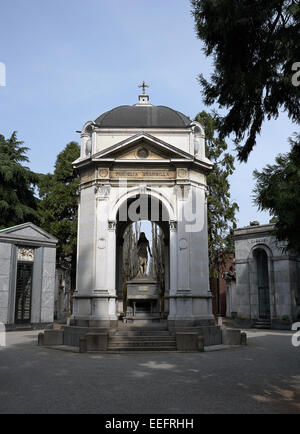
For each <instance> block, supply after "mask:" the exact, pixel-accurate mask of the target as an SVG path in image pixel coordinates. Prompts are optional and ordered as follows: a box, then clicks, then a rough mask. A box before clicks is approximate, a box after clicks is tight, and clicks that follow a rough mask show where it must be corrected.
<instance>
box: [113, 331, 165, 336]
mask: <svg viewBox="0 0 300 434" xmlns="http://www.w3.org/2000/svg"><path fill="white" fill-rule="evenodd" d="M138 336H141V337H161V336H170V333H169V332H159V333H158V332H126V333H123V332H122V333H119V332H117V333H111V334H110V337H138Z"/></svg>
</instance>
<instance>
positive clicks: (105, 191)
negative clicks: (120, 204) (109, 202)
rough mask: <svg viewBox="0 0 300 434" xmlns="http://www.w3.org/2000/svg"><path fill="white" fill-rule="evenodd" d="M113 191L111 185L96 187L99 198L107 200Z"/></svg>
mask: <svg viewBox="0 0 300 434" xmlns="http://www.w3.org/2000/svg"><path fill="white" fill-rule="evenodd" d="M110 191H111V186H110V185H101V186H99V187H96V188H95V193H96V194H97V199H98V200H105V199H108V198H109V195H110Z"/></svg>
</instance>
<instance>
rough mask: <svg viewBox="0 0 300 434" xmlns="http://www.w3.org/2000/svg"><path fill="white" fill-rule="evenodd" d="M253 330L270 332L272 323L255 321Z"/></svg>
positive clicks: (268, 320) (260, 320)
mask: <svg viewBox="0 0 300 434" xmlns="http://www.w3.org/2000/svg"><path fill="white" fill-rule="evenodd" d="M253 328H255V329H259V330H270V329H271V328H272V322H271V320H270V319H257V320H256V321H255V323H254V326H253Z"/></svg>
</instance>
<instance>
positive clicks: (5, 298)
mask: <svg viewBox="0 0 300 434" xmlns="http://www.w3.org/2000/svg"><path fill="white" fill-rule="evenodd" d="M56 244H57V239H56V238H54V237H53V236H51V235H49V234H48V233H47V232H45V231H43V230H42V229H41V228H39V227H37V226H35V225H34V224H32V223H25V224H22V225H19V226H15V227H11V228H7V229H3V230H1V231H0V323H3V324H5V325H6V327H7V328H10V327H12V328H14V327H16V326H24V325H30V326H37V327H43V326H46V325H50V324H52V323H53V316H54V285H55V262H56Z"/></svg>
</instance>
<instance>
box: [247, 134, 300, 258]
mask: <svg viewBox="0 0 300 434" xmlns="http://www.w3.org/2000/svg"><path fill="white" fill-rule="evenodd" d="M290 144H291V147H292V148H291V151H290V152H289V153H287V154H284V155H279V156H278V157H277V158H276V164H274V165H268V166H267V167H265V168H264V169H263V170H262V171H261V172H259V171H255V172H254V176H255V179H256V187H255V190H254V194H255V203H256V204H257V205H258V207H259V208H260V209H261V210H267V211H269V212H270V214H271V215H272V216H273V217H274V220H273V222H274V223H275V228H276V236H277V239H278V240H279V241H288V249H289V250H291V251H295V252H296V253H298V254H299V255H300V231H299V222H300V135H299V134H298V135H295V136H294V138H291V139H290Z"/></svg>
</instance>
